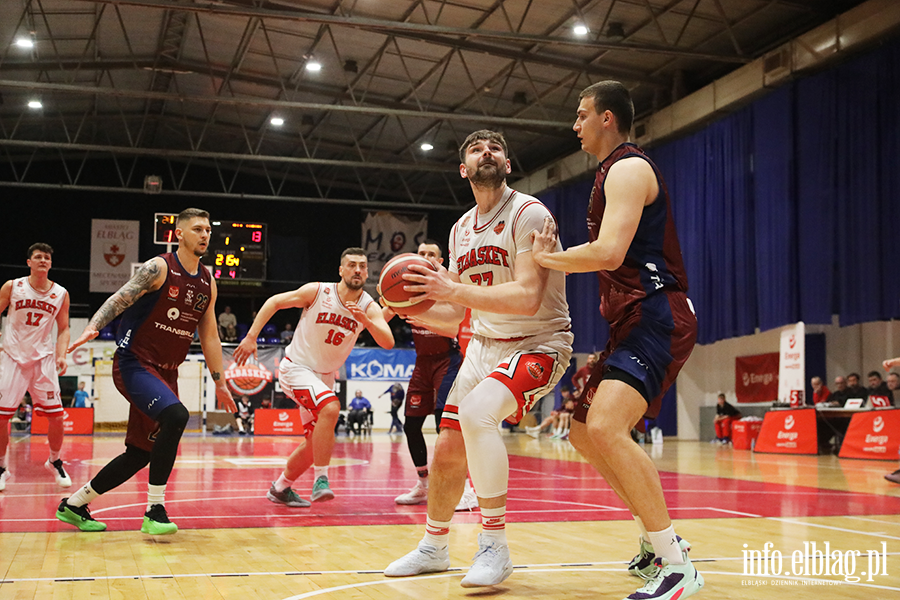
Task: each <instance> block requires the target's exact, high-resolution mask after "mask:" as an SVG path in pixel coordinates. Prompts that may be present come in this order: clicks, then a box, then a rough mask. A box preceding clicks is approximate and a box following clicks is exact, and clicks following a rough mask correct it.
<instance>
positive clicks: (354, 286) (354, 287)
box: [344, 277, 366, 292]
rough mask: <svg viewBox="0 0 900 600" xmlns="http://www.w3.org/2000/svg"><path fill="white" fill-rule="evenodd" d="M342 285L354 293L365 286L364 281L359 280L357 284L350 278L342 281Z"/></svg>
mask: <svg viewBox="0 0 900 600" xmlns="http://www.w3.org/2000/svg"><path fill="white" fill-rule="evenodd" d="M344 285H346V286H347V287H348V288H350V289H351V290H353V291H354V292H355V291H357V290H361V289H363V286H364V285H366V280H365V279H362V278H360V280H359V283H356V282H355V281H353V279H352V278H350V277H348V278H347V279H345V280H344Z"/></svg>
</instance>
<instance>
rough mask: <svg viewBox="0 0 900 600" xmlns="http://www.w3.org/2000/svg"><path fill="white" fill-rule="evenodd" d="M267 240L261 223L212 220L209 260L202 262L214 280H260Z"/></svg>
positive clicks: (263, 274) (262, 276) (264, 274)
mask: <svg viewBox="0 0 900 600" xmlns="http://www.w3.org/2000/svg"><path fill="white" fill-rule="evenodd" d="M268 241H269V239H268V235H267V234H266V224H265V223H246V222H239V221H213V223H212V239H210V241H209V251H208V252H209V260H208V261H205V262H208V263H209V265H210V268H211V269H212V274H213V277H214V278H216V279H218V280H222V281H229V280H250V281H262V280H264V279H265V278H266V244H268Z"/></svg>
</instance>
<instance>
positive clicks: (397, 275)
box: [378, 252, 437, 316]
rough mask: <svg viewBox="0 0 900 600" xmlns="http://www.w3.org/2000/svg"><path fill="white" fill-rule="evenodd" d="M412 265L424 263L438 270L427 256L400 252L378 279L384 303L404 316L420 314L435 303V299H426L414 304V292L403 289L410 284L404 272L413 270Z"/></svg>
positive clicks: (388, 263) (386, 265) (387, 264)
mask: <svg viewBox="0 0 900 600" xmlns="http://www.w3.org/2000/svg"><path fill="white" fill-rule="evenodd" d="M410 265H422V266H424V267H427V268H429V269H431V270H432V271H437V269H436V268H435V267H434V265H433V264H431V261H430V260H428V259H427V258H424V257H422V256H419V255H418V254H412V253H410V252H407V253H405V254H398V255H397V256H395V257H394V258H392V259H391V260H389V261H388V262H387V263H386V264H385V265H384V267H383V268H382V269H381V277H379V279H378V286H379V289H380V290H381V297H382V298H383V299H384V303H385V304H386V305H387V306H390V307H391V308H392V309H393V310H394V312H395V313H397V314H398V315H403V316H407V315H410V316H411V315H418V314H420V313H423V312H425V311H426V310H428V309H429V308H431V307H432V305H433V304H434V300H424V301H422V302H420V303H418V304H413V303H412V301H411V300H410V299H411V298H412V297H413V294H411V293H410V292H407V291H405V290H404V289H403V286H405V285H409V282H408V281H406V280H405V279H403V274H404V273H412V272H413V271H410V270H409V266H410Z"/></svg>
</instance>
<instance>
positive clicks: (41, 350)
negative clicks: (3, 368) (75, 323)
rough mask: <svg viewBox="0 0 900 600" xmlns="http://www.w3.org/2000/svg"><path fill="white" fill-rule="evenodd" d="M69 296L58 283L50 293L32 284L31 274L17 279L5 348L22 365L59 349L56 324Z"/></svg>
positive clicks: (4, 338) (12, 296)
mask: <svg viewBox="0 0 900 600" xmlns="http://www.w3.org/2000/svg"><path fill="white" fill-rule="evenodd" d="M65 299H66V288H64V287H63V286H61V285H59V284H58V283H54V284H53V286H52V287H51V288H50V289H49V290H48V291H46V292H39V291H37V290H35V289H34V288H33V287H31V283H29V281H28V277H21V278H19V279H15V280H13V284H12V291H11V292H10V296H9V311H8V313H7V315H8V317H7V320H6V322H7V326H6V331H5V332H4V334H3V339H2V342H3V350H4V351H6V353H7V354H9V355H10V357H12V359H13V360H15V361H16V362H17V363H19V364H25V363H28V362H32V361H35V360H40V359H41V358H44V357H45V356H48V355H50V354H53V353H55V352H56V339H55V338H54V337H53V325H54V323H56V316H57V315H58V314H59V311H60V310H61V309H62V306H63V302H65Z"/></svg>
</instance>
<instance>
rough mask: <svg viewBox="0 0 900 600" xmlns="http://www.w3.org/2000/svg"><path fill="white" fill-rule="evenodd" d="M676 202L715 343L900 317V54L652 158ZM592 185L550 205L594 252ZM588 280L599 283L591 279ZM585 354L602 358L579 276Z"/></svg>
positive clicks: (785, 95)
mask: <svg viewBox="0 0 900 600" xmlns="http://www.w3.org/2000/svg"><path fill="white" fill-rule="evenodd" d="M650 154H651V156H652V157H653V159H654V160H655V161H656V163H657V165H658V166H659V168H660V171H661V172H662V173H663V177H664V179H665V180H666V183H667V185H668V188H669V192H670V195H671V197H672V203H673V210H674V213H675V222H676V225H677V228H678V234H679V239H680V241H681V248H682V252H683V254H684V259H685V266H686V269H687V273H688V282H689V286H690V291H689V294H690V296H691V299H692V300H693V301H694V305H695V307H696V309H697V317H698V321H699V332H698V341H699V342H700V343H702V344H706V343H711V342H715V341H717V340H721V339H727V338H731V337H736V336H741V335H749V334H752V333H754V332H755V331H756V329H757V328H758V329H761V330H766V329H771V328H774V327H780V326H783V325H787V324H789V323H793V322H795V321H798V320H802V321H805V322H807V323H830V322H831V317H832V315H833V314H837V315H838V316H839V318H840V323H841V324H842V325H851V324H855V323H862V322H869V321H878V320H888V319H893V318H900V277H898V270H900V244H898V243H897V242H896V241H895V239H896V237H897V230H898V225H897V223H898V222H900V43H898V42H897V41H896V40H895V41H893V42H892V43H890V44H889V45H886V46H884V47H881V48H879V49H877V50H875V51H873V52H871V53H869V54H867V55H865V56H862V57H859V58H856V59H855V60H853V61H850V62H847V63H844V64H842V65H840V66H837V67H834V68H832V69H830V70H829V71H826V72H823V73H820V74H817V75H815V76H813V77H809V78H806V79H801V80H798V81H795V82H792V83H790V84H787V85H785V86H782V87H781V88H779V89H777V90H775V91H774V92H773V93H771V94H769V95H768V96H766V97H764V98H762V99H760V100H757V101H756V102H754V103H752V104H751V105H749V106H748V107H746V108H744V109H742V110H740V111H738V112H736V113H734V114H731V115H728V116H727V117H725V118H723V119H720V120H719V121H717V122H715V123H712V124H710V125H709V126H707V127H706V128H704V129H703V130H701V131H699V132H696V133H693V134H691V135H689V136H686V137H684V138H681V139H679V140H676V141H673V142H670V143H667V144H665V145H663V146H661V147H658V148H654V149H653V150H652V151H651V152H650ZM592 179H593V178H591V180H586V181H581V182H578V183H574V184H571V185H567V186H564V187H562V188H560V189H556V190H551V191H548V192H547V193H545V194H543V195H542V200H545V202H547V203H548V204H552V205H553V207H552V208H551V210H554V213H555V214H556V216H557V219H558V220H559V222H560V228H561V231H562V239H563V245H564V246H565V247H568V246H570V245H574V244H580V243H583V242H584V241H586V239H587V232H586V227H585V222H584V219H585V211H586V210H587V200H588V195H589V191H590V186H591V183H592ZM585 278H589V279H585ZM567 289H568V293H569V305H570V309H571V310H572V320H573V326H574V328H575V334H576V335H575V340H576V341H575V344H576V350H577V351H580V352H586V351H589V350H592V349H594V348H600V347H602V344H600V343H599V341H600V340H601V339H602V340H603V343H605V340H606V337H607V332H606V330H605V329H604V325H605V324H602V318H601V317H600V316H599V313H598V312H597V298H596V281H594V280H593V277H591V276H586V275H576V276H570V277H569V280H568V286H567Z"/></svg>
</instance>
